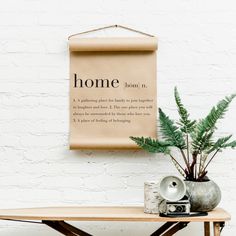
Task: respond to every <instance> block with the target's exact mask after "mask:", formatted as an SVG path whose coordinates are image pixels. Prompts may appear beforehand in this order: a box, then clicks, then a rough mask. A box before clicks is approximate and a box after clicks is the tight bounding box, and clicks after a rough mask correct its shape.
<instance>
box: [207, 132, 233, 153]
mask: <svg viewBox="0 0 236 236" xmlns="http://www.w3.org/2000/svg"><path fill="white" fill-rule="evenodd" d="M231 137H232V135H229V136H226V137H222V138H219V139H218V140H217V141H216V142H215V143H214V144H213V145H212V147H211V148H210V149H209V150H208V151H207V154H210V153H211V152H214V151H216V150H218V149H222V148H226V147H227V146H225V145H227V142H228V141H229V140H230V138H231ZM228 144H230V143H228Z"/></svg>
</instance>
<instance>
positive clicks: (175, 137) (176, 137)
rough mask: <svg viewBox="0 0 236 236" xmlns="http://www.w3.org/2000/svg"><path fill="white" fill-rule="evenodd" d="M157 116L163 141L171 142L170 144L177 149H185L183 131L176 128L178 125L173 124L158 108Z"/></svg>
mask: <svg viewBox="0 0 236 236" xmlns="http://www.w3.org/2000/svg"><path fill="white" fill-rule="evenodd" d="M159 118H160V129H161V133H162V136H163V138H164V139H165V141H167V142H168V143H171V144H172V146H175V147H177V148H179V149H186V144H185V141H184V138H183V133H182V132H181V131H180V130H178V127H177V126H175V124H174V121H172V120H171V119H170V118H169V117H168V116H167V115H166V114H165V113H164V112H163V111H162V110H161V109H160V108H159Z"/></svg>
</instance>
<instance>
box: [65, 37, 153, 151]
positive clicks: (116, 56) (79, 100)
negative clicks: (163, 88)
mask: <svg viewBox="0 0 236 236" xmlns="http://www.w3.org/2000/svg"><path fill="white" fill-rule="evenodd" d="M69 50H70V148H71V149H87V148H89V149H132V148H137V146H136V144H135V143H134V142H133V141H131V140H130V139H129V137H130V136H147V137H153V138H156V126H157V125H156V50H157V39H156V38H155V37H139V38H81V37H77V36H73V37H71V38H70V39H69Z"/></svg>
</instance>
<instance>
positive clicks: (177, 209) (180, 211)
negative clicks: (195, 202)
mask: <svg viewBox="0 0 236 236" xmlns="http://www.w3.org/2000/svg"><path fill="white" fill-rule="evenodd" d="M165 214H166V215H169V216H173V215H189V214H190V202H189V200H188V199H186V200H179V201H176V202H171V201H166V212H165Z"/></svg>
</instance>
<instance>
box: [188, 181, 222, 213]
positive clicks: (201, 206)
mask: <svg viewBox="0 0 236 236" xmlns="http://www.w3.org/2000/svg"><path fill="white" fill-rule="evenodd" d="M185 184H186V189H187V194H188V196H189V198H190V204H191V211H199V212H208V211H211V210H213V209H214V208H215V207H216V206H217V205H218V204H219V202H220V200H221V191H220V188H219V186H218V185H217V184H216V183H215V182H214V181H212V180H208V181H204V182H196V181H187V180H186V181H185Z"/></svg>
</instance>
